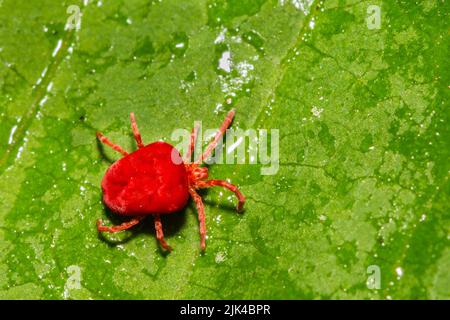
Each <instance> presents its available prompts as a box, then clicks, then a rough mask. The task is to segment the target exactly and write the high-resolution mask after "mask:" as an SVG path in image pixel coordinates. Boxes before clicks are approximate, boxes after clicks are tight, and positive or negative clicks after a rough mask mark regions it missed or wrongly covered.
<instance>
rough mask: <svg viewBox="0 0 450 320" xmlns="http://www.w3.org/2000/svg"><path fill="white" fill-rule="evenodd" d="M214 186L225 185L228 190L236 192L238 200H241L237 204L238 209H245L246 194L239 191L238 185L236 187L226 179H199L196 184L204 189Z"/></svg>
mask: <svg viewBox="0 0 450 320" xmlns="http://www.w3.org/2000/svg"><path fill="white" fill-rule="evenodd" d="M214 186H219V187H224V188H227V189H228V190H230V191H232V192H234V194H235V195H236V197H237V198H238V201H239V202H238V205H237V211H239V212H241V211H242V210H243V209H244V204H245V196H244V195H243V194H242V193H241V192H240V191H239V189H238V187H236V186H235V185H234V184H231V183H229V182H227V181H224V180H208V181H199V182H197V184H196V187H197V188H198V189H204V188H209V187H214Z"/></svg>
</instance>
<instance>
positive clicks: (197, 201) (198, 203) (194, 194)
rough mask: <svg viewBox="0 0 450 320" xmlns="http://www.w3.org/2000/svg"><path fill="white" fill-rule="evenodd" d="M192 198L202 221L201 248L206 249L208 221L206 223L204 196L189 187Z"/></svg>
mask: <svg viewBox="0 0 450 320" xmlns="http://www.w3.org/2000/svg"><path fill="white" fill-rule="evenodd" d="M189 193H190V194H191V197H192V199H193V200H194V202H195V205H196V206H197V211H198V220H199V222H200V248H201V249H202V250H203V251H204V250H205V248H206V223H205V207H204V206H203V201H202V198H201V197H200V196H199V194H198V193H197V192H195V190H194V189H193V188H190V189H189Z"/></svg>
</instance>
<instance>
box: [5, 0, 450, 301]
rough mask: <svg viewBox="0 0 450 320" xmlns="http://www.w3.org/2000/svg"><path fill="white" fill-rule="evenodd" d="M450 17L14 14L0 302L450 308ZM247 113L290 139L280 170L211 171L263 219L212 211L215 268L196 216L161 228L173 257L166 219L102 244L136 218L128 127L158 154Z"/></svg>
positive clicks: (163, 11)
mask: <svg viewBox="0 0 450 320" xmlns="http://www.w3.org/2000/svg"><path fill="white" fill-rule="evenodd" d="M74 4H75V5H78V6H79V8H80V11H81V23H80V28H79V30H76V29H72V30H68V29H67V28H65V25H66V23H67V21H68V19H70V18H73V14H74V12H70V13H68V12H67V9H68V7H69V5H74ZM371 5H376V6H378V7H379V8H380V19H381V20H380V21H379V22H380V25H379V28H372V27H370V28H369V24H370V23H373V21H372V20H370V21H368V20H367V19H368V17H369V18H370V19H376V17H375V18H374V17H373V14H374V13H373V11H371V10H368V8H369V6H371ZM449 12H450V7H449V4H448V2H444V1H432V0H428V1H420V2H417V3H415V4H411V3H410V2H408V1H387V0H385V1H381V0H376V1H353V0H340V1H337V0H336V1H333V0H330V1H325V2H319V1H312V0H299V1H294V0H292V1H291V0H283V1H276V0H271V1H269V0H267V1H264V0H258V1H249V0H246V1H236V0H230V1H222V0H220V1H219V0H217V1H213V0H210V1H206V0H196V1H175V0H172V1H166V0H164V1H147V0H133V1H128V0H127V1H124V0H123V1H105V0H102V1H100V0H98V1H84V3H82V2H81V1H60V2H57V1H50V0H40V1H33V2H30V1H19V2H18V1H12V0H0V90H1V91H0V92H1V94H0V118H1V126H0V252H1V254H0V298H9V299H17V298H37V299H63V298H64V299H87V298H93V299H103V298H104V299H120V298H122V299H127V298H139V299H140V298H147V299H148V298H150V299H172V298H199V299H204V298H208V299H216V298H217V299H222V298H225V299H239V298H250V299H261V298H273V299H299V298H314V299H316V298H319V299H320V298H322V299H328V298H332V299H340V298H351V299H356V298H358V299H359V298H363V299H368V298H370V299H372V298H373V299H391V298H392V299H413V298H414V299H416V298H418V299H430V298H433V299H435V298H436V299H449V298H450V276H449V272H448V270H449V268H450V249H449V227H450V224H449V212H450V210H449V209H450V207H449V203H450V184H449V172H450V171H449V169H450V167H449V159H450V151H449V150H450V144H449V141H450V133H449V126H448V121H449V112H448V107H449V105H448V101H449V84H450V78H449V76H450V72H449V71H450V70H449V67H448V52H449V51H448V49H449V38H450V37H449V30H450V29H449V21H450V20H449ZM227 58H230V59H231V64H230V61H227ZM221 62H222V63H225V64H224V65H222V66H221V64H220V63H221ZM227 63H228V64H227ZM220 66H221V67H222V68H220ZM231 107H235V108H236V110H237V115H236V119H235V121H234V124H233V126H234V127H235V128H238V127H239V128H242V129H258V128H261V129H267V130H270V129H278V130H279V133H280V152H279V157H280V167H279V170H278V172H277V173H276V174H275V175H261V170H260V169H261V165H253V164H249V163H248V161H247V164H227V165H219V164H216V165H212V166H210V177H213V178H217V179H230V181H232V182H233V183H235V184H237V185H238V186H239V187H240V188H241V190H242V192H243V193H244V194H245V195H246V196H247V203H246V211H245V213H244V214H242V215H240V214H237V213H236V212H235V211H234V210H233V206H234V204H235V198H234V197H233V196H232V195H231V193H230V192H228V191H224V190H221V189H219V188H213V189H210V190H208V191H207V192H205V193H203V194H202V195H203V198H204V201H205V206H206V215H207V229H208V235H209V237H208V240H207V250H206V253H205V254H203V255H202V254H201V253H200V247H199V234H198V230H199V228H198V221H197V213H196V210H195V208H194V206H193V204H192V203H190V204H189V205H188V207H187V208H186V210H184V211H183V212H180V213H177V214H173V215H170V216H164V217H163V226H164V232H165V235H166V238H167V241H168V242H169V243H170V244H171V245H172V246H173V247H174V249H175V250H174V251H173V252H172V253H170V254H164V253H163V252H162V251H161V250H160V249H159V246H158V243H157V240H156V238H155V235H154V228H153V221H152V219H151V217H149V218H148V219H146V221H145V222H143V223H141V225H139V226H138V227H136V228H134V229H133V230H132V231H126V232H123V233H121V234H115V235H104V236H101V235H99V234H98V232H97V230H96V226H95V221H96V220H97V219H98V218H102V219H104V220H107V221H108V223H110V224H117V223H119V222H120V221H123V219H122V220H121V219H119V218H118V217H116V216H114V215H113V214H111V213H109V212H108V211H107V210H106V209H105V207H104V205H103V204H102V202H101V189H100V181H101V179H102V177H103V174H104V172H105V170H106V169H107V167H108V166H109V165H110V164H111V162H112V161H115V160H117V159H119V155H118V154H116V153H114V151H112V150H109V149H107V148H103V147H101V146H100V144H99V143H98V142H97V141H96V138H95V132H96V131H101V132H103V133H104V134H105V135H107V136H108V137H109V138H111V140H113V141H114V142H116V143H118V144H120V145H121V146H122V147H124V148H125V149H126V150H130V151H131V150H134V149H135V148H136V146H135V143H134V142H133V138H132V134H131V128H130V124H129V113H130V112H135V113H136V116H137V121H138V124H139V127H140V130H141V133H142V135H143V139H144V141H145V142H147V143H149V142H152V141H155V140H159V139H164V140H166V141H168V142H171V140H170V138H171V134H172V132H173V131H174V130H175V129H179V128H182V129H187V130H190V129H191V128H192V127H193V124H194V121H196V120H201V121H202V124H203V127H204V128H217V127H218V126H219V124H220V123H221V121H222V120H223V118H224V116H225V114H226V111H227V110H229V109H231ZM172 143H173V142H172ZM374 270H375V271H374ZM377 271H379V275H380V276H381V278H380V281H381V282H380V287H379V288H378V289H377V288H374V287H373V286H372V287H371V286H370V285H369V286H368V285H367V282H368V281H369V284H370V281H372V280H374V279H375V278H376V276H377V275H376V273H377ZM374 277H375V278H374ZM78 280H79V281H78ZM375 280H376V279H375Z"/></svg>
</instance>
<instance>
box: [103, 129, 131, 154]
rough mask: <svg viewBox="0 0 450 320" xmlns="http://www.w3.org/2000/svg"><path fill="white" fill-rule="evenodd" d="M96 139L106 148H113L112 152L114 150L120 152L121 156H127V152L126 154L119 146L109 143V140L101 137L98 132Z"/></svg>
mask: <svg viewBox="0 0 450 320" xmlns="http://www.w3.org/2000/svg"><path fill="white" fill-rule="evenodd" d="M96 135H97V138H98V139H99V140H100V141H101V142H102V143H104V144H106V145H107V146H108V147H111V148H113V149H114V150H116V151H117V152H120V153H121V154H122V155H123V156H127V155H128V152H126V151H125V150H123V149H122V148H121V147H120V146H118V145H117V144H114V143H112V142H111V141H109V139H108V138H107V137H105V136H104V135H102V134H101V133H100V132H97V134H96Z"/></svg>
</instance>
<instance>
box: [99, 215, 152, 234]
mask: <svg viewBox="0 0 450 320" xmlns="http://www.w3.org/2000/svg"><path fill="white" fill-rule="evenodd" d="M142 219H144V217H136V218H133V219H131V220H130V221H128V222H124V223H122V224H119V225H117V226H104V225H103V222H102V220H101V219H98V220H97V230H98V231H99V232H109V233H115V232H120V231H123V230H127V229H130V228H131V227H133V226H135V225H137V224H138V223H139V222H141V220H142Z"/></svg>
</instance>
